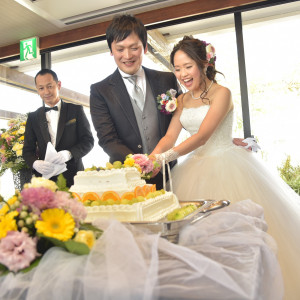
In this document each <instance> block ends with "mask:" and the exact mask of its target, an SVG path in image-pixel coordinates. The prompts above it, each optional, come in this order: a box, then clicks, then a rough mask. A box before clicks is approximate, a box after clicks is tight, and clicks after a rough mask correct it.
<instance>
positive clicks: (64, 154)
mask: <svg viewBox="0 0 300 300" xmlns="http://www.w3.org/2000/svg"><path fill="white" fill-rule="evenodd" d="M71 158H72V154H71V152H70V151H68V150H62V151H59V152H57V154H56V156H55V157H54V159H52V160H51V162H52V163H54V164H58V165H61V164H63V163H65V162H67V161H68V160H70V159H71Z"/></svg>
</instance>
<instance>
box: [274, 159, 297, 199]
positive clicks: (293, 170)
mask: <svg viewBox="0 0 300 300" xmlns="http://www.w3.org/2000/svg"><path fill="white" fill-rule="evenodd" d="M278 171H279V173H280V176H281V178H282V179H283V180H284V181H285V182H286V183H287V184H288V185H289V186H290V187H291V188H292V189H293V190H294V191H295V192H296V193H297V194H299V195H300V166H292V165H291V157H290V156H288V157H287V158H286V160H285V161H284V162H283V163H282V166H281V167H279V168H278Z"/></svg>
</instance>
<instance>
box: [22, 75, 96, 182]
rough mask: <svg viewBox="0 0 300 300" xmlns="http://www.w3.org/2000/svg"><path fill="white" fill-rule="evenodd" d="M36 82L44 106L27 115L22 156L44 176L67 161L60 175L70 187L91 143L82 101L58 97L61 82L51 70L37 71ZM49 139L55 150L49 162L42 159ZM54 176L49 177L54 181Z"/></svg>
mask: <svg viewBox="0 0 300 300" xmlns="http://www.w3.org/2000/svg"><path fill="white" fill-rule="evenodd" d="M35 84H36V88H37V92H38V94H39V96H40V97H41V98H42V100H43V101H44V106H42V107H40V108H39V109H37V110H36V111H35V112H31V113H29V115H28V119H27V123H26V128H25V137H24V147H23V157H24V159H25V161H26V163H27V164H28V166H30V167H31V168H33V172H34V174H35V175H36V176H42V175H44V176H47V175H49V174H51V173H52V172H53V170H54V166H55V164H64V163H66V168H67V170H66V171H65V172H63V175H64V177H65V178H66V180H67V186H68V187H70V186H71V185H72V184H73V178H74V176H75V175H76V173H77V171H80V170H83V169H84V166H83V163H82V157H83V156H85V155H86V154H87V153H88V152H90V150H91V149H92V148H93V146H94V138H93V136H92V133H91V129H90V124H89V121H88V119H87V118H86V115H85V113H84V111H83V107H82V106H81V105H75V104H71V103H66V102H63V101H62V100H61V99H60V97H59V90H60V88H61V82H60V81H59V80H58V78H57V75H56V73H55V72H54V71H52V70H49V69H42V70H41V71H39V72H38V73H37V74H36V76H35ZM48 142H51V143H52V144H53V146H54V148H55V150H56V151H57V155H56V156H55V159H54V160H52V161H51V162H48V161H45V160H44V159H45V155H46V150H47V144H48ZM56 178H57V176H53V177H51V178H50V179H51V180H54V181H56Z"/></svg>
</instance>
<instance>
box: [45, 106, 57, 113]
mask: <svg viewBox="0 0 300 300" xmlns="http://www.w3.org/2000/svg"><path fill="white" fill-rule="evenodd" d="M50 110H56V111H58V107H57V106H53V107H45V112H47V111H50Z"/></svg>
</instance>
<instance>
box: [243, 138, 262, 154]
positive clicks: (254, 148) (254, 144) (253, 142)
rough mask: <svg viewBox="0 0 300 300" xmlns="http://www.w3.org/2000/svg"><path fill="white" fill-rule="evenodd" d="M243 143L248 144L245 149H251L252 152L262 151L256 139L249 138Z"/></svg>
mask: <svg viewBox="0 0 300 300" xmlns="http://www.w3.org/2000/svg"><path fill="white" fill-rule="evenodd" d="M243 142H244V143H246V144H247V145H246V146H244V148H246V149H248V148H250V147H251V150H252V151H253V152H257V151H258V149H260V146H259V145H258V144H257V141H256V139H255V138H251V137H248V138H246V139H244V140H243Z"/></svg>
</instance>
